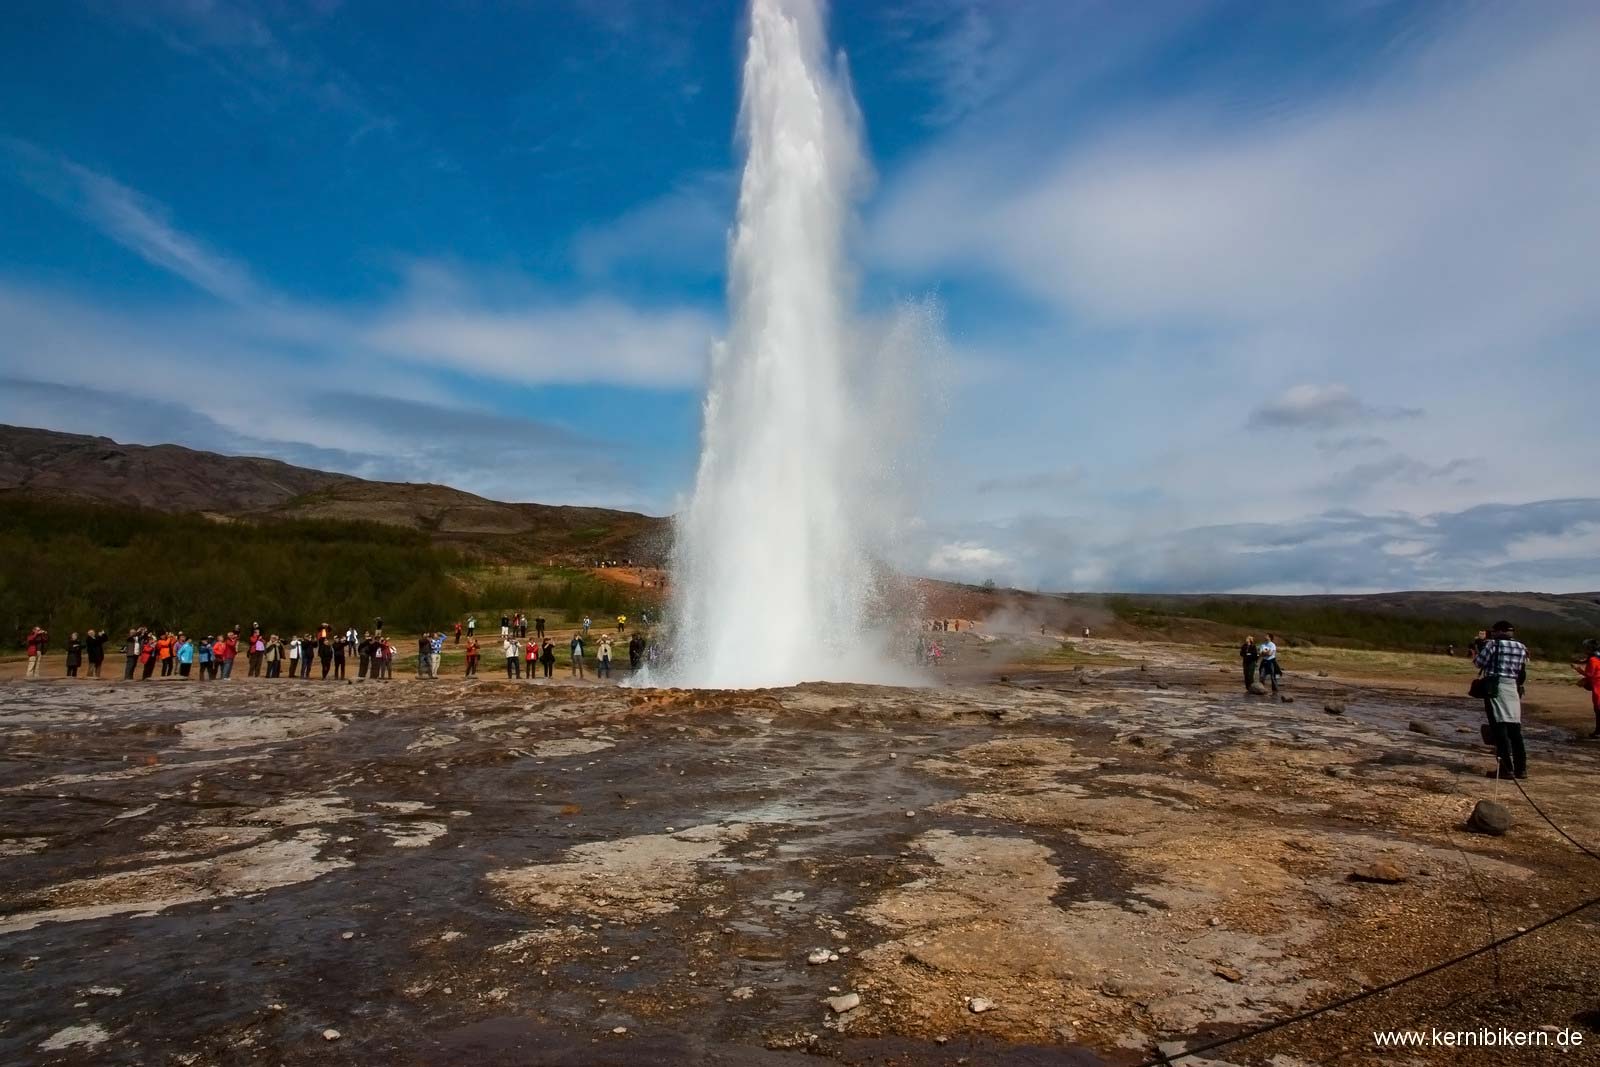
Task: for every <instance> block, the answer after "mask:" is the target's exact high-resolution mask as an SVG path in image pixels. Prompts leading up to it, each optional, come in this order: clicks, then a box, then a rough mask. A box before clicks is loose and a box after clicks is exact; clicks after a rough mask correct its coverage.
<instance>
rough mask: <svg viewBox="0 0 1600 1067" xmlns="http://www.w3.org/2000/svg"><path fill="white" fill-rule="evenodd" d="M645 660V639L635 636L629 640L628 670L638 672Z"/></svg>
mask: <svg viewBox="0 0 1600 1067" xmlns="http://www.w3.org/2000/svg"><path fill="white" fill-rule="evenodd" d="M643 659H644V638H642V637H640V636H639V635H638V634H634V635H633V636H632V637H630V638H628V669H629V670H630V671H637V670H638V669H639V664H640V662H642V661H643Z"/></svg>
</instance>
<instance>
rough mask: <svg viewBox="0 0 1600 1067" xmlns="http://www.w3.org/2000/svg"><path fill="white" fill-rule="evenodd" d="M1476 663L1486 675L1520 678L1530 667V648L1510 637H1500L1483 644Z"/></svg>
mask: <svg viewBox="0 0 1600 1067" xmlns="http://www.w3.org/2000/svg"><path fill="white" fill-rule="evenodd" d="M1476 662H1477V664H1478V669H1479V670H1481V671H1482V672H1483V673H1484V674H1492V675H1495V676H1496V677H1499V678H1520V677H1522V672H1523V671H1524V670H1525V669H1526V668H1527V666H1528V646H1527V645H1524V644H1523V643H1522V642H1521V641H1514V640H1512V639H1511V638H1509V637H1498V638H1495V639H1494V640H1492V641H1485V642H1484V643H1483V647H1482V648H1480V649H1478V658H1477V661H1476Z"/></svg>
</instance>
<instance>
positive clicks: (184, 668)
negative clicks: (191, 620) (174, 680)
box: [178, 633, 194, 678]
mask: <svg viewBox="0 0 1600 1067" xmlns="http://www.w3.org/2000/svg"><path fill="white" fill-rule="evenodd" d="M193 669H194V642H193V641H191V640H189V635H188V634H184V633H180V634H178V677H179V678H187V677H189V672H190V671H191V670H193Z"/></svg>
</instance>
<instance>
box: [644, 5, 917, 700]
mask: <svg viewBox="0 0 1600 1067" xmlns="http://www.w3.org/2000/svg"><path fill="white" fill-rule="evenodd" d="M823 21H824V20H823V11H822V9H821V4H820V2H819V0H752V3H751V8H750V42H749V50H748V53H747V54H746V57H745V63H744V84H743V95H742V99H741V103H740V116H739V130H740V135H741V138H742V141H743V144H744V148H745V164H744V174H743V177H742V179H741V182H740V187H739V208H738V219H737V222H736V226H735V229H734V232H733V234H732V237H731V239H730V243H729V253H728V273H729V280H728V300H729V311H730V325H729V333H728V336H727V338H726V339H725V341H724V342H723V343H722V344H721V345H719V346H718V348H717V350H716V352H715V353H714V354H713V358H712V366H711V380H710V386H709V389H708V392H707V395H706V401H705V424H704V428H703V431H702V440H701V456H700V469H699V473H698V475H697V477H696V481H695V488H694V497H693V499H692V501H691V502H690V504H689V506H688V508H687V510H686V511H685V512H684V513H683V514H682V515H681V516H680V517H679V522H678V532H677V538H678V539H677V546H676V549H675V552H674V559H673V587H674V594H673V617H672V644H673V657H672V658H673V666H672V669H671V675H672V676H673V681H674V682H676V683H678V684H682V685H692V686H716V687H726V688H737V687H750V686H766V685H789V684H793V683H796V682H801V681H807V680H817V679H832V680H853V681H877V680H888V677H889V676H890V674H891V673H893V672H892V671H891V670H889V669H888V668H887V667H886V665H885V661H884V659H883V657H882V656H881V655H880V654H879V651H878V645H877V643H876V642H875V641H874V640H873V638H872V636H871V635H870V634H869V632H868V627H867V622H868V619H867V614H868V605H869V603H870V602H871V600H872V597H873V581H874V566H873V554H872V551H871V549H872V547H873V546H871V545H870V544H869V540H870V537H869V527H870V526H871V522H870V520H869V518H868V516H869V515H870V514H872V513H873V511H874V510H875V509H876V508H877V507H879V503H880V502H879V501H877V500H875V499H874V493H873V492H872V491H871V487H870V485H869V478H868V475H867V474H866V471H867V468H868V467H870V466H871V464H872V463H873V462H874V461H875V458H877V457H876V456H875V454H874V452H873V451H872V450H873V449H874V447H875V445H874V443H873V442H872V440H871V439H870V438H869V437H868V435H867V434H866V433H865V432H864V428H865V426H866V424H867V422H866V416H865V413H864V412H862V411H861V406H862V398H861V396H860V390H859V389H858V388H855V387H854V386H853V385H852V383H853V381H855V380H856V378H857V375H855V374H854V373H853V371H854V370H856V369H858V368H855V367H853V365H852V364H853V361H854V360H856V359H858V358H859V357H860V355H861V353H862V352H863V351H864V350H865V349H864V346H863V345H861V343H860V342H859V338H858V336H857V332H856V331H855V330H854V329H853V327H852V325H851V323H850V312H849V308H850V304H851V301H850V293H851V288H852V287H851V285H850V283H849V281H848V279H849V272H848V271H847V270H846V266H845V249H844V245H845V228H846V224H847V222H848V221H849V219H850V215H851V211H850V207H851V201H852V197H853V195H854V193H855V191H856V189H857V188H858V187H859V185H860V181H861V178H862V175H863V169H864V168H863V159H862V153H861V148H860V136H859V119H858V115H857V111H856V107H855V102H854V100H853V99H852V97H851V94H850V90H849V85H848V80H847V79H846V78H845V77H844V76H843V74H842V72H841V71H839V70H836V69H835V68H834V66H833V64H832V63H831V62H830V58H829V55H828V52H827V47H826V41H825V37H824V27H823Z"/></svg>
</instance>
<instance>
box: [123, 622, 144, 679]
mask: <svg viewBox="0 0 1600 1067" xmlns="http://www.w3.org/2000/svg"><path fill="white" fill-rule="evenodd" d="M139 644H140V640H139V631H138V630H129V631H128V639H127V640H126V641H124V642H123V643H122V655H123V657H124V658H125V659H126V660H127V663H126V664H125V665H124V666H123V668H122V680H123V681H125V682H131V681H133V672H134V671H135V670H136V669H137V668H138V666H139Z"/></svg>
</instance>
